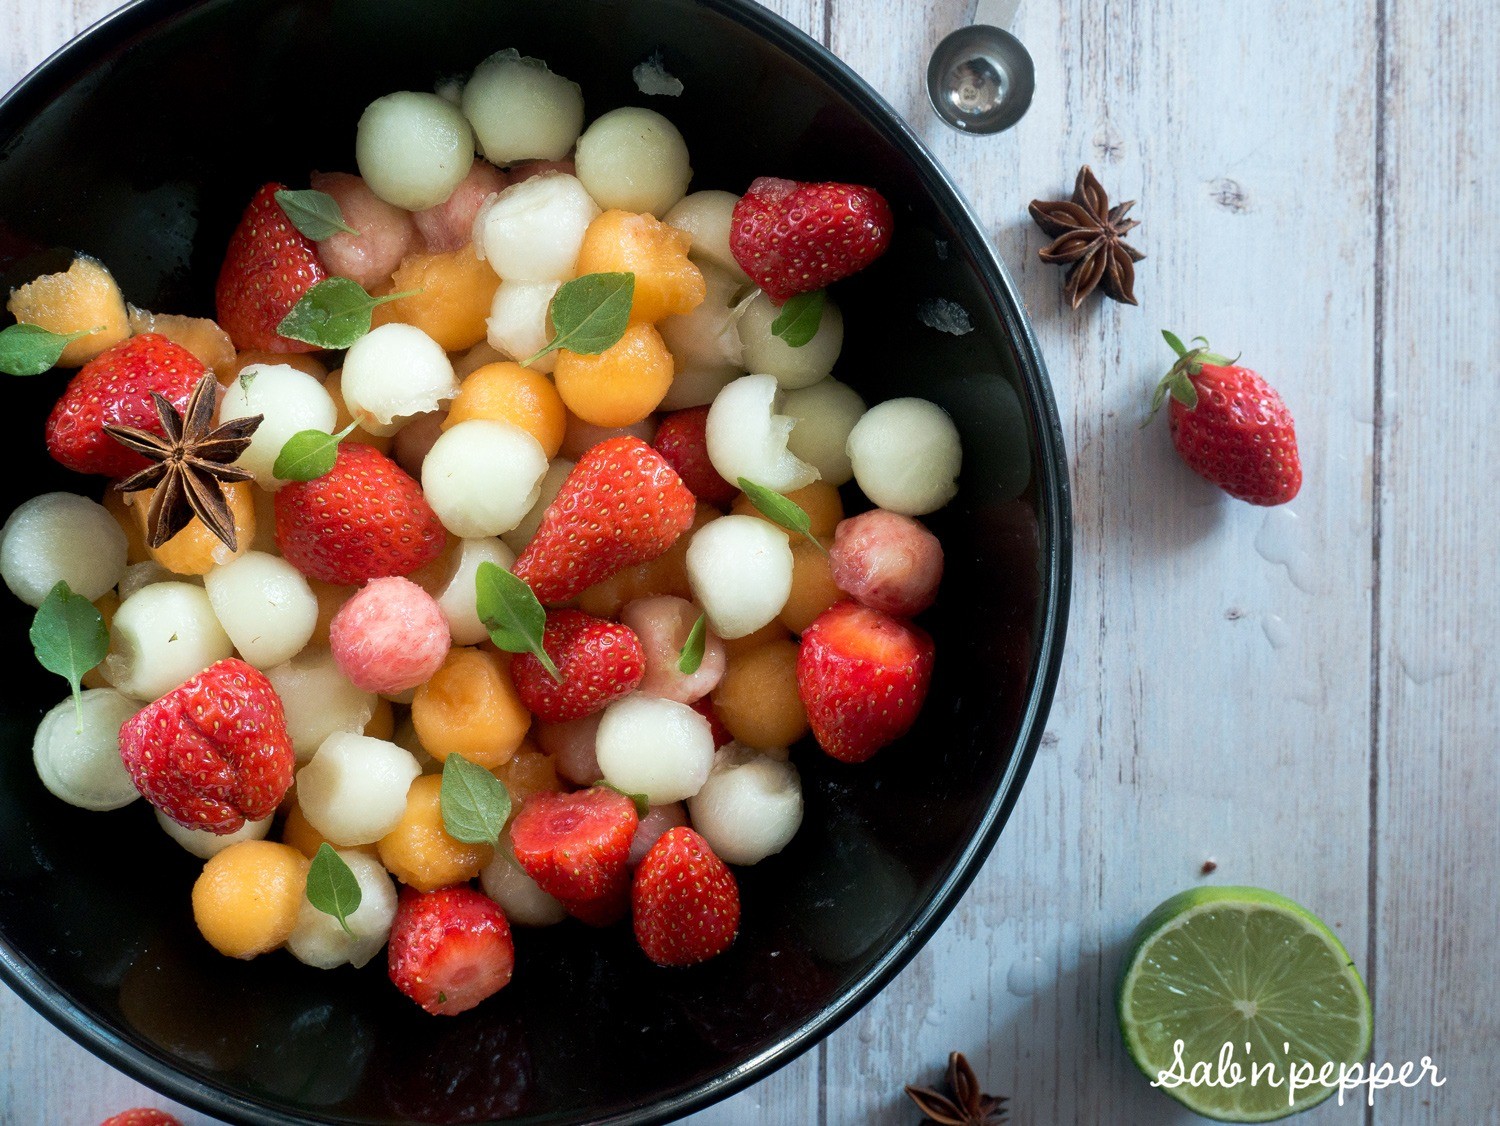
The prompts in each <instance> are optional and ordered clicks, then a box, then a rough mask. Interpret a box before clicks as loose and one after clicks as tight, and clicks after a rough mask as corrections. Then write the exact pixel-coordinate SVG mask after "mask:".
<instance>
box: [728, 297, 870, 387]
mask: <svg viewBox="0 0 1500 1126" xmlns="http://www.w3.org/2000/svg"><path fill="white" fill-rule="evenodd" d="M780 315H781V308H780V307H779V306H776V305H773V304H771V299H770V298H769V297H767V296H766V295H765V294H764V293H757V294H756V295H755V296H754V297H752V298H751V299H750V300H749V301H748V302H747V303H746V304H745V308H744V311H743V312H742V313H741V314H740V319H739V322H738V330H739V336H740V343H741V344H742V345H744V349H745V367H746V368H747V369H748V370H750V371H754V372H765V373H766V374H767V375H774V376H775V377H776V382H777V383H779V384H781V386H782V387H784V388H786V389H787V390H789V391H790V390H795V389H796V388H798V387H809V386H811V385H812V384H814V383H816V382H818V380H820V379H822V378H823V377H824V376H826V375H827V374H828V373H829V372H831V371H832V370H833V364H834V361H835V360H837V359H838V358H839V351H840V349H842V348H843V346H844V314H843V313H841V312H839V307H838V306H837V305H835V304H834V303H833V299H832V298H831V297H825V298H824V299H823V315H822V317H821V318H820V319H819V321H818V330H817V332H815V333H813V338H812V339H811V340H809V341H808V342H807V343H806V344H804V345H802V346H801V347H800V348H793V347H792V346H791V345H790V344H788V343H787V342H786V341H785V340H783V339H781V337H779V336H777V335H776V334H775V333H773V332H772V331H771V326H772V325H773V324H774V323H775V322H776V318H777V317H779V316H780Z"/></svg>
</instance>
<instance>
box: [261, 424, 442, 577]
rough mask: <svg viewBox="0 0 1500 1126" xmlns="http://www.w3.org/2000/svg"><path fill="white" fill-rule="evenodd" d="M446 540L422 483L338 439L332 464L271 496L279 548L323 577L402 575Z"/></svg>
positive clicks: (373, 454) (369, 449) (373, 453)
mask: <svg viewBox="0 0 1500 1126" xmlns="http://www.w3.org/2000/svg"><path fill="white" fill-rule="evenodd" d="M445 540H446V533H445V532H444V531H443V525H442V524H441V522H439V520H438V518H437V514H436V513H434V512H433V511H432V506H431V505H430V504H428V503H427V498H426V496H424V495H423V493H422V486H421V485H419V484H417V482H416V481H414V480H413V479H412V478H411V476H410V475H409V474H408V473H407V472H406V470H404V469H402V468H401V467H400V466H399V465H397V464H396V463H395V462H394V461H392V460H391V459H390V458H388V457H386V456H385V455H384V454H383V453H381V452H380V451H379V450H377V449H375V448H373V447H371V446H365V445H359V444H350V443H348V442H346V443H344V444H343V445H341V446H339V451H338V457H337V460H335V462H334V465H333V468H332V469H331V470H329V471H328V472H327V473H325V474H324V475H323V476H321V477H315V478H314V479H313V480H311V481H296V482H293V483H292V484H289V485H286V486H285V487H283V488H282V489H281V490H280V491H279V492H277V494H276V544H277V546H278V547H280V548H281V554H282V555H284V556H285V557H286V560H287V562H289V563H290V564H291V565H292V566H294V567H296V568H297V570H299V571H301V572H302V573H303V574H304V575H308V576H310V577H311V578H314V579H320V580H322V581H323V582H325V583H363V582H366V581H368V580H369V579H379V578H385V577H386V576H389V575H409V574H411V573H412V572H413V571H415V570H416V569H417V568H418V567H421V566H422V565H423V564H424V563H430V562H431V561H432V560H433V559H435V558H437V556H438V555H439V554H441V553H442V550H443V544H444V542H445Z"/></svg>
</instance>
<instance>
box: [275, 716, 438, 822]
mask: <svg viewBox="0 0 1500 1126" xmlns="http://www.w3.org/2000/svg"><path fill="white" fill-rule="evenodd" d="M421 773H422V768H421V766H419V765H418V764H417V760H416V759H415V758H413V757H412V756H411V755H410V754H408V753H407V752H406V751H403V750H402V749H401V748H400V747H398V746H396V744H395V743H390V742H387V741H386V740H384V739H372V738H370V737H369V736H368V735H355V734H353V733H351V732H345V731H340V732H335V733H334V734H332V735H330V736H329V737H328V738H327V739H325V740H324V741H323V745H322V746H321V747H319V748H318V751H317V753H316V754H315V755H313V757H312V761H311V762H309V763H308V764H307V765H306V766H304V767H303V768H302V769H301V770H299V771H297V804H298V805H299V806H301V808H302V814H303V816H305V817H306V818H307V823H308V824H309V825H311V826H312V827H313V828H314V829H316V830H317V831H318V832H320V833H322V834H323V836H324V837H325V838H326V839H327V840H328V843H329V844H331V845H335V846H352V845H365V844H374V843H375V842H376V841H378V840H379V839H380V838H381V837H383V836H385V835H386V834H387V833H389V832H390V831H391V830H392V829H394V828H395V827H396V823H397V822H398V821H400V820H401V814H402V813H404V812H405V811H406V791H407V789H408V788H409V787H410V786H411V784H412V781H413V780H414V779H415V778H416V777H417V776H418V775H419V774H421Z"/></svg>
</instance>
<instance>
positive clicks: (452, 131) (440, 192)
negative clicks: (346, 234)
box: [354, 90, 474, 211]
mask: <svg viewBox="0 0 1500 1126" xmlns="http://www.w3.org/2000/svg"><path fill="white" fill-rule="evenodd" d="M354 159H355V162H356V163H357V164H358V165H359V174H360V175H361V176H363V177H364V180H365V183H366V184H368V185H369V188H370V190H371V191H372V192H374V193H375V194H376V195H377V196H379V197H380V198H381V199H383V200H385V201H386V202H387V203H393V204H395V205H396V206H397V207H404V208H405V209H406V210H408V211H423V210H425V209H426V208H429V207H436V206H437V205H438V204H440V203H442V202H443V201H444V200H446V199H447V198H448V197H449V196H450V195H452V194H453V189H454V188H456V187H458V184H459V181H461V180H462V179H463V178H464V177H465V176H466V175H468V173H469V168H470V167H471V166H472V165H473V163H474V132H473V130H472V129H470V128H469V122H468V121H467V119H465V117H464V115H463V113H462V112H460V111H459V109H458V108H457V107H456V106H454V105H453V104H452V103H451V102H448V101H445V100H444V99H442V98H440V97H438V96H437V95H436V94H423V93H418V92H416V91H413V90H402V91H399V92H398V93H395V94H387V95H386V96H385V97H383V98H376V99H375V100H374V101H373V102H371V103H370V104H369V105H368V106H367V107H365V112H364V113H363V114H361V115H360V119H359V125H358V126H357V127H356V130H355V134H354Z"/></svg>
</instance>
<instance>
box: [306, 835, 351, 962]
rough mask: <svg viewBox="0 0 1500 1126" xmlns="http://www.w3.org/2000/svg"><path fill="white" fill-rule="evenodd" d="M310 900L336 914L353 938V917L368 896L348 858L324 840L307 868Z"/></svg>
mask: <svg viewBox="0 0 1500 1126" xmlns="http://www.w3.org/2000/svg"><path fill="white" fill-rule="evenodd" d="M306 891H307V901H308V902H309V903H311V904H312V905H313V906H314V907H316V908H317V909H318V910H319V911H321V912H323V914H325V915H332V916H333V917H334V918H335V919H337V920H338V921H339V926H341V927H343V928H344V933H345V934H347V935H348V936H349V937H350V938H353V937H354V932H353V931H352V930H350V929H349V916H350V915H352V914H354V912H356V911H358V910H359V902H360V900H361V899H362V898H363V896H364V893H363V892H362V891H360V890H359V881H358V880H357V879H355V878H354V873H353V872H351V871H350V870H349V865H348V864H346V863H345V862H344V858H343V857H342V856H340V855H339V854H338V853H337V852H335V851H334V850H333V846H332V845H331V844H329V843H328V842H327V841H324V842H323V843H322V844H320V845H319V846H318V851H317V852H316V853H314V854H313V858H312V864H310V865H309V866H308V869H307V888H306Z"/></svg>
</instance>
